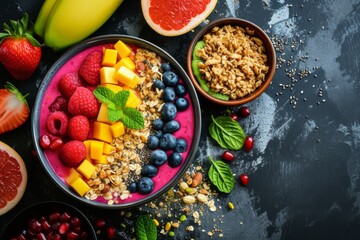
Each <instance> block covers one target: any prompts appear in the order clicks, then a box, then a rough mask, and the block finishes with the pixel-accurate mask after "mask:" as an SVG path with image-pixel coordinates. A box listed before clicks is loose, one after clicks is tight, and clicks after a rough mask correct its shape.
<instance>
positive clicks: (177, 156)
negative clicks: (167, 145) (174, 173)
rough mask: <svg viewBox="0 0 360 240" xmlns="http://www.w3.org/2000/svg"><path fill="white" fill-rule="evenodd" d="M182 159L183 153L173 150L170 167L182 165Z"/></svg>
mask: <svg viewBox="0 0 360 240" xmlns="http://www.w3.org/2000/svg"><path fill="white" fill-rule="evenodd" d="M182 160H183V159H182V155H181V153H178V152H173V153H171V154H170V156H169V159H168V164H169V166H170V167H172V168H175V167H178V166H180V164H181V162H182Z"/></svg>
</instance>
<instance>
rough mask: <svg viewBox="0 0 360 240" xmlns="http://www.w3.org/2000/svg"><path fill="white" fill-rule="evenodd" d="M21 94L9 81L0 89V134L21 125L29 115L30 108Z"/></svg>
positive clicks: (24, 96)
mask: <svg viewBox="0 0 360 240" xmlns="http://www.w3.org/2000/svg"><path fill="white" fill-rule="evenodd" d="M27 95H28V94H26V95H22V94H21V93H20V92H19V90H18V89H17V88H16V87H15V86H14V85H12V84H11V83H9V82H8V83H6V84H5V88H2V89H0V134H2V133H4V132H8V131H11V130H13V129H15V128H18V127H19V126H21V125H22V124H23V123H24V122H25V121H26V120H27V119H28V117H29V115H30V110H29V106H28V104H27V101H26V99H25V98H26V97H27Z"/></svg>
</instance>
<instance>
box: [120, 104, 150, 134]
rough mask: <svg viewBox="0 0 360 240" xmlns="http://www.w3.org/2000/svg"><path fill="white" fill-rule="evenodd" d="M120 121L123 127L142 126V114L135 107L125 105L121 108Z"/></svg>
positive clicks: (138, 127)
mask: <svg viewBox="0 0 360 240" xmlns="http://www.w3.org/2000/svg"><path fill="white" fill-rule="evenodd" d="M121 122H122V123H123V124H124V125H125V127H128V128H131V129H142V128H144V125H145V123H144V116H143V115H142V114H141V112H139V111H138V110H137V109H135V108H129V107H126V108H124V109H123V115H122V116H121Z"/></svg>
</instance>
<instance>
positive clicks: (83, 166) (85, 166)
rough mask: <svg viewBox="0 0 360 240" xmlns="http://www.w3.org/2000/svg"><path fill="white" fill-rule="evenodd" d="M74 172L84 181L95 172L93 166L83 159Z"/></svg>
mask: <svg viewBox="0 0 360 240" xmlns="http://www.w3.org/2000/svg"><path fill="white" fill-rule="evenodd" d="M76 170H77V171H78V172H79V173H81V174H82V175H83V176H84V177H85V178H86V179H89V178H90V177H91V175H92V174H93V173H94V172H95V166H94V165H92V163H91V162H89V161H88V160H86V159H85V160H84V161H82V162H81V163H80V165H79V166H78V167H77V168H76Z"/></svg>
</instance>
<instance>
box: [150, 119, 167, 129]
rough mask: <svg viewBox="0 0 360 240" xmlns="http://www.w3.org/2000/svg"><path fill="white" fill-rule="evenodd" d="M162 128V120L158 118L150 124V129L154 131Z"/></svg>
mask: <svg viewBox="0 0 360 240" xmlns="http://www.w3.org/2000/svg"><path fill="white" fill-rule="evenodd" d="M163 126H164V122H163V120H161V119H160V118H156V119H155V120H154V121H153V122H152V128H153V129H154V130H161V129H162V128H163Z"/></svg>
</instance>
